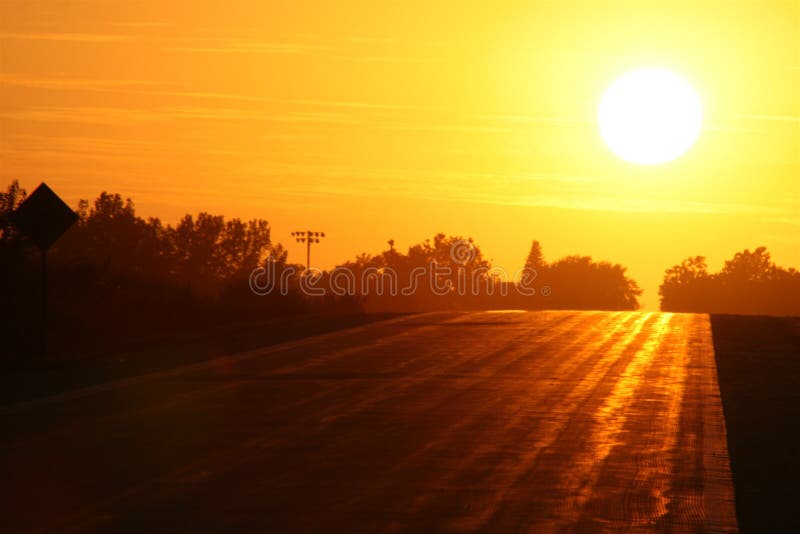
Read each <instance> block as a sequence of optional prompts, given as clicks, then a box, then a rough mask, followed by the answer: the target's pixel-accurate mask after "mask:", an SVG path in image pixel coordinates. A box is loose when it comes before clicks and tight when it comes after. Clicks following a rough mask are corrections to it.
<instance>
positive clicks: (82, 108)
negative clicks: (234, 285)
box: [0, 0, 800, 309]
mask: <svg viewBox="0 0 800 534" xmlns="http://www.w3.org/2000/svg"><path fill="white" fill-rule="evenodd" d="M201 4H203V3H197V2H163V1H153V0H142V1H137V2H127V3H126V2H122V1H117V2H105V1H82V2H57V1H51V2H36V1H32V0H25V1H20V2H16V1H12V2H8V1H2V0H0V95H1V97H0V180H2V182H3V184H7V183H8V182H9V181H10V180H11V179H12V178H19V179H20V180H21V181H22V183H23V185H24V186H26V187H28V188H29V189H32V188H33V187H35V186H36V185H37V184H38V182H39V181H41V180H47V182H48V183H49V184H50V185H51V186H52V187H53V188H54V189H55V190H56V191H57V192H59V193H60V194H62V196H64V197H65V199H66V200H68V201H69V202H70V203H72V204H74V203H75V202H77V199H79V198H94V197H95V196H96V195H97V193H99V192H100V191H101V190H103V189H106V190H109V191H114V192H120V193H122V194H123V195H125V196H131V197H132V198H133V199H134V200H135V201H136V204H137V209H138V211H139V214H140V215H143V216H148V215H158V216H161V217H162V218H163V219H165V220H167V221H169V222H172V221H175V220H176V219H177V218H178V217H179V216H180V215H181V214H183V213H185V212H197V211H201V210H206V211H211V212H215V213H223V214H225V215H229V216H240V217H244V218H248V217H262V218H266V219H268V220H269V221H270V223H271V224H272V227H273V236H274V239H275V240H277V241H280V242H283V243H284V244H286V245H288V246H289V250H290V253H291V259H292V260H294V261H298V262H302V261H303V260H304V251H303V249H302V248H301V247H300V246H299V245H296V244H295V243H294V242H293V240H292V238H291V237H290V236H289V234H290V232H291V231H293V230H297V229H305V228H307V227H308V228H311V229H312V230H324V231H325V232H326V233H327V234H328V236H329V237H328V238H327V239H326V240H325V241H324V242H323V243H322V244H320V246H319V247H317V249H315V251H314V258H313V259H314V263H315V264H317V265H318V266H320V267H330V266H333V265H334V264H336V263H339V262H342V261H345V260H347V259H349V258H351V257H353V256H354V255H355V254H357V253H359V252H364V251H368V252H378V251H379V250H382V249H383V248H385V246H386V241H387V240H388V239H389V238H394V239H395V241H396V242H397V244H398V246H399V247H401V248H405V247H406V246H408V245H410V244H412V243H415V242H418V241H421V240H422V239H424V238H425V237H430V236H431V235H433V234H434V233H435V232H438V231H444V232H447V233H453V234H461V235H471V236H473V237H474V238H475V239H476V241H477V242H478V243H479V244H480V245H481V248H482V250H483V251H484V253H485V254H486V255H487V256H488V257H489V258H492V259H493V260H494V263H495V264H496V265H499V266H503V267H506V268H507V269H510V270H516V269H517V268H519V267H520V266H521V263H522V261H523V260H524V258H525V256H526V254H527V251H528V247H529V245H530V241H531V240H532V239H534V238H535V239H539V240H540V241H541V242H542V243H543V246H544V251H545V254H546V256H547V258H548V259H555V258H558V257H561V256H564V255H566V254H570V253H582V254H589V255H592V256H594V257H595V258H596V259H610V260H613V261H615V262H620V263H622V264H624V265H626V266H628V267H629V271H630V274H631V275H632V276H633V277H634V278H635V279H637V280H638V281H639V282H640V284H641V285H642V286H643V287H644V288H645V290H646V293H645V295H644V298H643V301H644V304H645V306H646V307H647V308H650V309H655V308H656V307H657V304H658V298H657V294H656V292H657V286H658V284H659V282H660V279H661V276H662V274H663V271H664V269H666V268H667V267H669V266H671V265H673V264H674V263H677V262H678V261H680V260H681V259H682V258H684V257H686V256H689V255H697V254H704V255H707V256H708V257H709V260H710V264H711V267H712V268H714V269H716V268H718V267H719V266H720V265H721V263H722V261H723V259H725V258H727V257H730V256H731V255H732V254H733V253H734V252H736V251H738V250H741V249H743V248H745V247H750V248H752V247H755V246H758V245H762V244H763V245H766V246H767V247H769V249H770V250H771V251H772V253H773V257H774V259H775V260H776V261H778V262H779V263H780V264H783V265H793V266H800V215H798V214H800V184H798V179H799V178H800V97H798V95H800V0H798V1H773V2H750V1H748V2H735V1H725V2H717V3H714V2H665V3H661V4H665V5H658V6H655V5H654V6H650V7H643V5H644V4H650V3H645V2H602V1H587V2H579V1H570V2H527V3H522V2H508V3H506V4H504V3H501V2H492V4H491V5H492V7H488V6H489V4H488V3H487V4H486V5H485V6H484V7H478V6H475V5H470V6H467V5H466V4H468V3H466V2H461V1H439V2H376V1H371V2H368V1H364V2H352V1H337V2H321V1H320V2H301V1H288V2H269V1H265V0H258V1H257V0H250V1H235V0H229V1H227V2H218V3H216V4H217V5H216V7H203V6H201ZM431 4H435V5H431ZM653 4H655V3H653ZM641 66H660V67H666V68H669V69H672V70H674V71H676V72H678V73H680V74H681V75H683V76H684V77H686V78H687V79H689V80H690V81H691V83H692V84H693V85H694V86H695V88H696V89H697V90H698V92H699V93H700V95H701V98H702V100H703V104H704V112H705V123H704V129H703V132H702V134H701V137H700V140H699V141H698V143H697V145H696V146H695V147H694V148H693V149H692V150H691V151H690V152H689V153H687V154H686V155H685V156H683V157H682V158H680V159H678V160H676V161H674V162H672V163H669V164H665V165H661V166H657V167H640V166H636V165H632V164H629V163H625V162H623V161H621V160H619V159H618V158H616V157H615V156H614V155H613V154H611V153H610V152H609V151H608V150H607V149H606V147H605V145H604V144H603V142H602V140H601V139H600V136H599V134H598V129H597V125H596V123H595V113H596V107H597V103H598V101H599V99H600V96H601V94H602V92H603V90H604V88H605V87H606V86H607V85H608V84H609V83H610V82H611V81H612V80H613V79H614V78H615V77H616V76H618V75H619V74H621V73H623V72H625V71H626V70H628V69H631V68H635V67H641Z"/></svg>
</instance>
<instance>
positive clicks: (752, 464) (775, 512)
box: [711, 315, 800, 532]
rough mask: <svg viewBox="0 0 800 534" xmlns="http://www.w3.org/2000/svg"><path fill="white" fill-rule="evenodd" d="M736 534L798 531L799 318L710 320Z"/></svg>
mask: <svg viewBox="0 0 800 534" xmlns="http://www.w3.org/2000/svg"><path fill="white" fill-rule="evenodd" d="M711 325H712V329H713V338H714V350H715V353H716V360H717V368H718V373H719V387H720V393H721V394H722V406H723V410H724V412H725V422H726V424H727V430H728V450H729V453H730V459H731V467H732V470H733V481H734V486H735V488H736V510H737V515H738V518H739V526H740V528H741V530H742V532H800V511H799V510H798V506H797V503H798V501H800V440H798V437H800V318H797V317H795V318H786V317H751V316H738V315H714V316H712V317H711Z"/></svg>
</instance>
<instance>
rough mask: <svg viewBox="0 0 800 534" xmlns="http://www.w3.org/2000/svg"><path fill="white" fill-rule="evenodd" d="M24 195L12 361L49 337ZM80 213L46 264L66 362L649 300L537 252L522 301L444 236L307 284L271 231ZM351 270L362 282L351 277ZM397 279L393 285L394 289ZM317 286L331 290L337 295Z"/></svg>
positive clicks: (619, 277)
mask: <svg viewBox="0 0 800 534" xmlns="http://www.w3.org/2000/svg"><path fill="white" fill-rule="evenodd" d="M25 196H26V192H25V191H24V190H23V189H22V188H20V186H19V183H18V182H16V181H14V182H12V183H11V185H10V186H8V188H7V189H6V191H5V192H0V292H2V295H3V297H2V306H0V334H1V335H2V336H3V339H4V340H5V341H4V344H3V345H2V347H3V349H7V350H9V352H11V353H14V354H22V353H25V352H35V351H36V350H37V347H38V344H37V343H36V342H35V340H36V339H37V338H38V337H39V335H40V330H39V318H40V309H39V303H40V275H41V273H40V268H39V251H38V249H36V247H35V246H34V245H33V244H32V243H31V242H30V241H29V240H28V239H27V238H26V237H25V236H23V235H21V234H20V233H19V232H18V231H17V230H16V229H15V227H14V225H13V224H12V222H11V214H12V213H13V212H14V210H15V209H16V208H17V207H18V206H19V205H20V204H21V202H22V201H23V200H24V199H25ZM76 212H77V213H78V215H79V220H78V222H77V223H76V224H75V225H74V226H73V227H72V228H70V229H69V230H68V231H67V232H66V233H65V234H64V236H62V238H61V239H60V240H59V241H58V242H57V243H56V244H55V245H54V246H53V247H52V248H51V249H50V251H49V252H48V263H49V266H50V269H49V281H50V284H49V285H50V288H51V290H50V299H49V302H50V310H49V315H50V318H51V319H50V329H49V331H50V334H49V336H50V337H52V338H53V343H52V346H54V347H58V348H60V349H63V351H64V352H65V354H66V353H74V352H75V351H76V350H80V351H85V352H89V353H92V352H96V351H97V350H100V349H101V347H100V346H101V345H103V344H105V345H106V346H108V345H114V344H124V343H125V342H127V341H132V342H133V341H135V340H137V339H140V338H142V337H143V336H144V337H149V338H153V337H155V338H158V337H159V336H161V337H163V338H165V339H168V338H169V336H171V335H173V334H174V333H175V332H181V331H188V330H198V329H204V328H207V327H211V326H214V325H220V324H223V323H236V322H242V321H254V320H258V319H260V318H269V317H275V316H291V315H295V316H298V317H303V316H306V315H308V314H318V313H322V314H339V313H353V312H360V311H364V310H367V311H424V310H431V309H480V308H525V309H543V308H572V309H589V308H594V309H636V308H637V307H638V302H637V297H638V296H639V295H640V294H641V291H640V290H639V288H638V287H637V285H636V283H635V282H634V281H633V280H631V279H629V278H627V277H626V276H625V268H623V267H621V266H619V265H612V264H610V263H607V262H600V263H596V262H593V261H592V260H591V258H589V257H582V256H569V257H566V258H563V259H561V260H558V261H556V262H553V263H547V262H546V261H545V260H544V257H543V255H542V252H541V247H540V246H539V243H538V242H534V243H533V247H532V248H531V252H530V254H529V256H528V260H527V263H526V266H527V268H528V269H527V274H526V276H528V279H527V282H528V283H527V284H526V287H527V288H528V289H527V292H521V291H518V289H519V282H515V281H514V280H511V279H510V276H511V275H513V274H514V273H503V272H501V271H499V270H497V269H493V268H492V266H491V264H490V262H489V261H487V260H486V259H485V258H484V256H483V254H482V252H481V250H480V248H479V247H478V246H477V245H476V244H475V243H473V242H472V240H470V239H464V238H462V237H460V236H446V235H445V234H437V235H436V236H434V238H433V239H430V240H426V241H424V242H422V243H419V244H416V245H414V246H412V247H410V248H409V249H408V251H407V252H405V253H403V252H400V251H398V250H396V249H395V247H394V243H393V242H391V241H390V247H389V249H387V250H385V251H383V252H381V253H380V254H377V255H369V254H362V255H360V256H358V257H356V258H355V259H354V260H352V261H349V262H347V263H345V264H343V265H340V266H338V267H337V268H336V269H333V270H331V271H327V272H323V273H320V274H319V276H318V278H317V279H315V282H316V283H315V284H309V283H308V282H309V280H311V279H310V278H309V275H308V273H304V271H303V268H302V267H301V266H300V265H295V264H290V263H288V262H287V252H286V250H285V249H284V248H283V247H282V246H281V245H280V244H276V243H273V242H272V239H271V229H270V226H269V224H268V223H267V221H265V220H261V219H254V220H249V221H242V220H240V219H237V218H234V219H225V218H224V217H223V216H220V215H212V214H209V213H200V214H199V215H197V216H196V217H195V216H192V215H185V216H184V217H183V218H182V219H181V220H180V221H179V222H178V223H177V224H174V225H171V224H164V223H163V222H162V221H161V220H160V219H158V218H152V217H151V218H147V219H145V218H142V217H140V216H138V215H137V214H136V209H135V206H134V203H133V201H132V200H131V199H129V198H128V199H123V198H122V197H121V196H120V195H119V194H110V193H107V192H103V193H101V194H100V195H99V196H98V197H97V198H96V199H95V200H94V202H93V203H91V204H90V203H89V202H87V201H85V200H81V201H80V202H79V205H78V207H77V210H76ZM432 266H435V270H436V272H435V273H434V274H435V278H433V279H432V278H431V268H432ZM258 267H264V268H266V267H269V268H270V269H272V272H273V275H274V276H275V278H276V280H278V279H280V280H282V281H283V282H285V284H283V285H284V286H285V287H283V289H284V290H283V291H278V290H276V291H272V292H270V293H269V294H266V295H256V294H255V293H254V292H253V291H252V289H251V285H250V280H249V277H250V275H251V273H252V272H253V270H254V269H256V268H258ZM341 270H345V271H347V272H349V273H351V276H350V277H349V278H347V277H342V276H341V273H340V272H339V271H341ZM390 271H391V272H392V273H394V278H393V279H391V278H387V277H386V276H384V275H385V274H386V273H387V272H390ZM334 279H335V280H334ZM333 286H336V287H339V288H341V289H343V291H341V292H334V291H331V287H333ZM309 287H311V288H312V289H309ZM313 287H323V288H326V291H325V294H324V295H323V296H319V295H318V294H316V293H315V292H314V291H313ZM531 290H532V291H531Z"/></svg>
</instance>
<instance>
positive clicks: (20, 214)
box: [12, 182, 78, 250]
mask: <svg viewBox="0 0 800 534" xmlns="http://www.w3.org/2000/svg"><path fill="white" fill-rule="evenodd" d="M12 220H13V221H14V225H15V226H16V227H17V228H19V229H20V231H21V232H22V233H23V234H25V235H27V236H28V237H29V238H31V239H32V240H33V242H34V243H36V245H38V247H39V248H40V249H42V250H47V249H48V248H50V246H51V245H52V244H53V243H55V242H56V240H58V238H59V237H61V235H62V234H63V233H64V232H66V231H67V229H68V228H69V227H70V226H72V225H73V224H75V221H77V220H78V214H77V213H75V212H74V211H72V210H71V209H70V208H69V206H67V205H66V204H65V203H64V201H63V200H61V199H60V198H59V197H58V195H56V194H55V193H54V192H53V190H52V189H50V188H49V187H47V184H46V183H44V182H42V183H41V184H40V185H39V187H37V188H36V190H35V191H34V192H33V193H31V196H29V197H28V198H26V199H25V201H24V202H23V203H22V204H20V205H19V207H18V208H17V209H16V210H15V211H14V214H13V215H12Z"/></svg>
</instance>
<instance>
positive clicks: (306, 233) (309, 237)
mask: <svg viewBox="0 0 800 534" xmlns="http://www.w3.org/2000/svg"><path fill="white" fill-rule="evenodd" d="M292 236H293V237H294V238H295V240H296V241H297V242H298V243H305V244H306V271H307V270H309V269H310V268H311V243H319V239H320V238H321V237H325V232H312V231H311V230H303V231H300V232H292Z"/></svg>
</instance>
